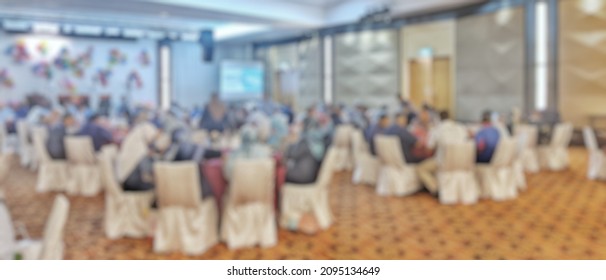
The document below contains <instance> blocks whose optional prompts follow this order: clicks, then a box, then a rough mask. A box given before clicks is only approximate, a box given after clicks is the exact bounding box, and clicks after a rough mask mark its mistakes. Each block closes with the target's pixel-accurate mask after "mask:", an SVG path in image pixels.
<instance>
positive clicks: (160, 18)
mask: <svg viewBox="0 0 606 280" xmlns="http://www.w3.org/2000/svg"><path fill="white" fill-rule="evenodd" d="M482 1H485V0H0V18H1V17H4V18H21V19H28V20H29V19H33V20H38V21H51V22H62V23H83V24H97V25H106V26H128V27H143V28H153V29H162V30H180V31H198V30H201V29H214V30H215V34H216V37H217V38H218V39H221V40H222V39H230V38H234V37H238V36H242V35H246V37H250V36H251V35H254V34H260V33H272V32H273V33H280V34H282V33H283V32H284V31H285V30H292V31H293V32H300V31H301V30H307V29H312V28H318V27H322V26H330V25H336V24H343V23H348V22H355V21H357V20H358V19H359V18H360V17H361V16H363V15H364V14H366V13H367V12H368V11H369V10H370V9H373V8H376V7H380V6H382V5H388V6H389V7H390V8H391V13H392V15H393V16H401V15H406V14H413V13H419V12H425V11H432V10H436V9H447V8H452V7H455V6H461V5H468V4H472V3H477V2H482ZM277 31H280V32H277Z"/></svg>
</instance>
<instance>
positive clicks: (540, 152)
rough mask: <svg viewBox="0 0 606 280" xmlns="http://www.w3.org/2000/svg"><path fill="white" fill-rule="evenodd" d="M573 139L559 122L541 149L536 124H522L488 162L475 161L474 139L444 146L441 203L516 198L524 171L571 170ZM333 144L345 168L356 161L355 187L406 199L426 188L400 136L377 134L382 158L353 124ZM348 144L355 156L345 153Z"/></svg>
mask: <svg viewBox="0 0 606 280" xmlns="http://www.w3.org/2000/svg"><path fill="white" fill-rule="evenodd" d="M571 137H572V125H571V124H569V123H563V124H558V125H557V126H556V127H555V130H554V135H553V137H552V141H551V143H550V144H549V145H547V146H540V147H539V146H538V145H537V138H538V130H537V128H536V126H532V125H518V126H517V127H516V129H515V131H514V135H513V137H512V136H509V135H506V137H503V139H502V140H501V141H500V143H499V144H498V147H497V151H496V152H495V155H494V156H493V159H492V161H491V162H490V163H489V164H476V163H475V145H474V143H473V142H472V141H470V142H468V143H462V144H452V145H448V147H443V148H444V150H445V153H444V154H445V155H444V157H443V158H442V159H441V161H440V163H439V172H438V176H437V179H438V183H439V185H440V201H441V202H442V203H455V202H463V203H474V202H475V201H477V199H478V198H480V197H484V198H492V199H495V200H505V199H511V198H515V197H516V196H517V193H518V191H520V190H524V189H525V188H526V179H525V174H524V173H525V172H538V170H540V169H547V170H553V171H557V170H562V169H564V168H566V167H567V166H568V164H569V162H568V151H567V147H568V145H569V142H570V140H571ZM344 139H350V141H349V142H347V141H345V140H344ZM334 141H335V145H336V146H337V147H340V151H341V154H340V155H339V157H338V160H339V161H340V162H341V163H340V165H341V166H347V164H348V163H350V162H353V163H354V164H353V168H352V169H353V174H352V181H353V183H354V184H368V185H372V186H376V191H377V193H378V194H379V195H396V196H404V195H409V194H412V193H415V192H417V191H418V190H420V189H421V183H420V181H419V179H418V178H417V175H416V172H415V165H414V164H410V163H407V162H406V160H405V159H404V157H403V153H402V151H401V147H400V144H399V140H398V139H397V137H394V136H386V135H379V136H377V137H376V138H375V140H374V141H375V146H376V152H377V157H374V156H373V155H372V154H371V153H370V149H369V147H368V143H366V142H365V141H364V138H363V136H362V133H361V132H360V131H359V130H356V129H354V128H353V127H351V126H349V125H342V126H340V127H338V128H337V130H336V132H335V137H334ZM348 144H349V145H350V150H349V151H350V153H351V156H349V155H346V154H345V151H347V149H345V147H346V145H348ZM343 169H346V168H341V170H343Z"/></svg>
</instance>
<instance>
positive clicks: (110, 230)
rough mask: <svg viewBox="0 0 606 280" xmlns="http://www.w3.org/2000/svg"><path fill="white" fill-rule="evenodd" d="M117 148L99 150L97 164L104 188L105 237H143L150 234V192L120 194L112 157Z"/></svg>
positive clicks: (151, 199)
mask: <svg viewBox="0 0 606 280" xmlns="http://www.w3.org/2000/svg"><path fill="white" fill-rule="evenodd" d="M116 154H117V148H116V147H115V146H105V147H103V148H102V149H101V154H100V156H99V164H100V166H101V175H102V176H103V178H105V179H104V183H105V184H104V186H105V190H106V191H105V217H104V221H103V222H104V228H105V236H107V238H109V239H118V238H122V237H130V238H143V237H146V236H149V235H151V234H152V231H151V226H150V216H151V215H150V212H151V209H150V207H151V204H152V202H153V199H154V192H153V191H123V190H122V188H121V187H120V184H119V183H118V178H117V176H116V169H115V168H116V166H115V157H116Z"/></svg>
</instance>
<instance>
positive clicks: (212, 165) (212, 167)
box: [200, 154, 286, 212]
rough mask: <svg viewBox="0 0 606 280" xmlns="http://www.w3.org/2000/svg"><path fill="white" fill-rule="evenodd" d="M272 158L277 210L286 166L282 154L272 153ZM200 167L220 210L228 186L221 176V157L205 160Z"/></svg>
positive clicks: (284, 179) (220, 210)
mask: <svg viewBox="0 0 606 280" xmlns="http://www.w3.org/2000/svg"><path fill="white" fill-rule="evenodd" d="M273 158H274V160H275V162H276V178H275V180H276V181H275V182H276V183H275V195H274V204H275V205H274V206H275V208H276V210H278V209H279V208H278V206H279V203H278V202H279V195H280V189H281V188H282V185H284V182H285V181H286V167H285V166H284V164H282V156H281V155H280V154H274V156H273ZM200 168H201V169H202V174H203V175H204V177H206V179H207V180H208V182H209V183H210V187H211V188H212V190H213V193H214V195H215V199H216V201H217V206H218V207H219V212H222V210H223V196H224V195H225V191H226V190H227V188H228V186H229V182H227V180H226V179H225V177H223V159H221V158H215V159H210V160H207V161H205V162H204V163H202V164H201V165H200Z"/></svg>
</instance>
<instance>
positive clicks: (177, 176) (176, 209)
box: [154, 161, 219, 255]
mask: <svg viewBox="0 0 606 280" xmlns="http://www.w3.org/2000/svg"><path fill="white" fill-rule="evenodd" d="M197 168H199V167H198V166H197V164H196V163H195V162H193V161H192V162H177V163H174V162H170V163H169V162H167V163H155V164H154V176H155V182H156V194H157V198H158V205H159V211H158V223H157V225H156V230H155V234H154V252H156V253H166V252H172V251H180V252H183V253H185V254H188V255H199V254H203V253H204V252H205V251H206V250H208V249H209V248H210V247H212V246H213V245H215V244H217V242H218V239H219V237H218V219H219V218H218V215H219V214H218V209H217V203H216V202H215V200H214V199H213V198H205V199H202V198H201V197H202V195H201V194H200V192H201V191H200V179H199V175H198V171H197Z"/></svg>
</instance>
